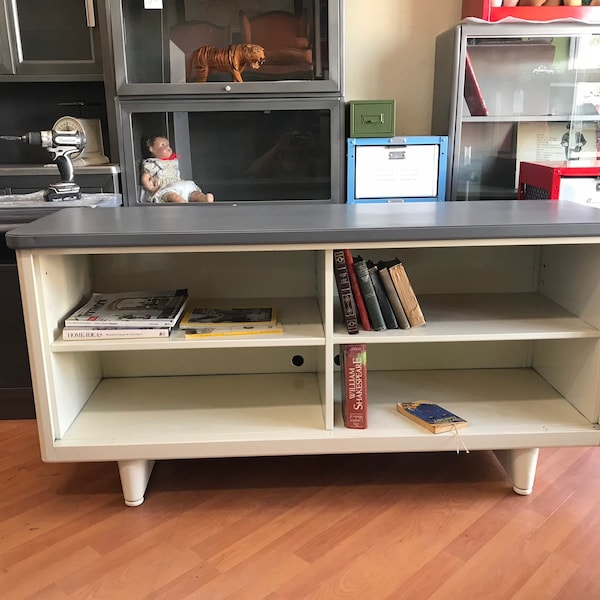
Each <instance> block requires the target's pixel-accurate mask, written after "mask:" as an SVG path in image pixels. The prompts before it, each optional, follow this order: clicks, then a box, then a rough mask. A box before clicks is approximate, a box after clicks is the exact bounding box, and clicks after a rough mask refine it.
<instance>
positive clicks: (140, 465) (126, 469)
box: [118, 460, 154, 506]
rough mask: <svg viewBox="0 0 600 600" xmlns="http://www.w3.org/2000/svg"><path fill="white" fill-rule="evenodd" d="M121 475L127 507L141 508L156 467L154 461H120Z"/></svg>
mask: <svg viewBox="0 0 600 600" xmlns="http://www.w3.org/2000/svg"><path fill="white" fill-rule="evenodd" d="M118 465H119V475H120V476H121V487H122V488H123V496H124V497H125V504H127V506H139V505H140V504H141V503H142V502H143V501H144V493H145V492H146V487H147V485H148V480H149V479H150V474H151V473H152V468H153V467H154V461H153V460H120V461H119V462H118Z"/></svg>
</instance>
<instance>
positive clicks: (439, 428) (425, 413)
mask: <svg viewBox="0 0 600 600" xmlns="http://www.w3.org/2000/svg"><path fill="white" fill-rule="evenodd" d="M396 410H397V411H398V412H399V413H401V414H403V415H404V416H405V417H408V418H409V419H410V420H411V421H414V422H415V423H418V424H419V425H422V426H423V427H425V429H428V430H429V431H431V432H432V433H443V432H444V431H452V430H455V429H460V428H462V427H466V426H467V425H468V423H467V421H465V419H463V418H462V417H459V416H458V415H455V414H454V413H451V412H450V411H449V410H446V409H445V408H443V407H442V406H440V405H439V404H430V403H427V402H398V404H396Z"/></svg>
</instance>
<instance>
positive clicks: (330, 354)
mask: <svg viewBox="0 0 600 600" xmlns="http://www.w3.org/2000/svg"><path fill="white" fill-rule="evenodd" d="M319 257H320V258H319V264H320V270H321V271H322V275H321V276H320V277H319V281H320V282H321V287H322V289H321V290H320V293H319V302H320V303H321V318H322V320H323V325H324V330H325V357H324V358H325V362H324V363H323V369H324V371H323V372H322V373H319V385H320V388H321V398H322V400H323V403H324V404H323V408H324V413H325V415H324V416H325V429H328V430H331V429H333V422H334V403H333V399H334V385H335V380H334V351H333V320H334V319H333V306H334V294H335V295H337V288H336V286H335V284H334V279H335V275H334V272H333V250H325V251H323V252H321V253H319Z"/></svg>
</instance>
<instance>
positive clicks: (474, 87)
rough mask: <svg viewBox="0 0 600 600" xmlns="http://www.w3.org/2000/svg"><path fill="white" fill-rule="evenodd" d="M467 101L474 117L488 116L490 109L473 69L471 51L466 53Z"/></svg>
mask: <svg viewBox="0 0 600 600" xmlns="http://www.w3.org/2000/svg"><path fill="white" fill-rule="evenodd" d="M465 59H466V60H465V101H466V103H467V107H468V109H469V112H470V113H471V116H472V117H487V116H488V109H487V106H486V103H485V100H484V98H483V93H482V91H481V87H480V85H479V81H477V75H475V69H473V63H472V62H471V57H470V56H469V52H468V51H467V52H466V53H465Z"/></svg>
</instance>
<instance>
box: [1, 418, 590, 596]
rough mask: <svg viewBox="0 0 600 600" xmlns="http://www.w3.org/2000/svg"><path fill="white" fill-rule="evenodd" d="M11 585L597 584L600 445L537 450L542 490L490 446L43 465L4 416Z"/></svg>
mask: <svg viewBox="0 0 600 600" xmlns="http://www.w3.org/2000/svg"><path fill="white" fill-rule="evenodd" d="M0 482H1V488H0V489H1V491H2V495H1V496H0V557H1V558H0V563H1V564H0V598H1V599H2V600H18V599H23V598H27V599H30V598H33V599H40V600H64V599H69V600H72V599H87V598H89V599H108V600H121V599H123V600H125V599H127V600H141V599H144V600H150V599H152V600H154V599H160V600H163V599H164V600H180V599H183V598H185V599H192V600H204V599H206V600H220V599H228V600H230V599H231V600H233V599H236V600H255V599H256V600H283V599H286V600H287V599H290V600H305V599H317V598H318V599H323V600H337V599H360V600H383V599H391V600H400V599H410V600H421V599H427V600H429V599H431V600H446V599H448V600H454V599H460V600H469V599H478V600H479V599H487V598H489V599H493V600H501V599H511V600H545V599H569V600H571V599H572V600H597V599H600V577H599V576H598V570H599V565H600V449H599V448H564V449H549V450H548V449H546V450H542V451H541V455H540V462H539V465H538V472H537V478H536V485H535V488H534V492H533V494H532V495H531V496H527V497H522V496H517V495H515V494H514V493H513V492H512V489H511V485H510V482H509V481H508V478H507V476H506V475H505V473H504V471H503V470H502V468H501V467H500V466H499V464H498V463H497V461H496V459H495V457H494V455H493V454H492V453H491V452H472V453H470V454H465V453H461V454H460V455H457V454H453V453H446V454H399V455H356V456H306V457H281V458H251V459H249V458H245V459H210V460H182V461H164V462H160V463H158V464H157V465H156V467H155V469H154V473H153V475H152V478H151V480H150V485H149V488H148V492H147V494H146V501H145V503H144V504H142V505H141V506H139V507H137V508H128V507H126V506H125V505H124V503H123V499H122V495H121V489H120V483H119V478H118V473H117V467H116V464H115V463H94V464H89V463H82V464H44V463H42V462H41V461H40V458H39V449H38V442H37V433H36V428H35V422H34V421H0Z"/></svg>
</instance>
